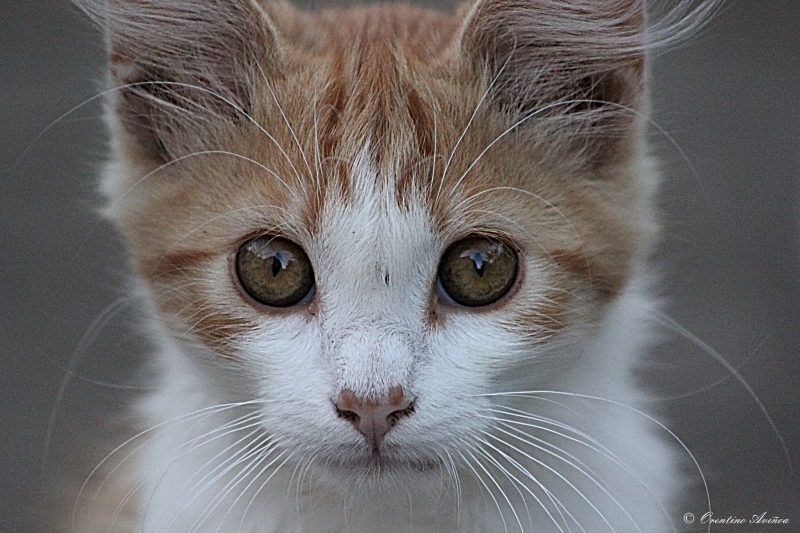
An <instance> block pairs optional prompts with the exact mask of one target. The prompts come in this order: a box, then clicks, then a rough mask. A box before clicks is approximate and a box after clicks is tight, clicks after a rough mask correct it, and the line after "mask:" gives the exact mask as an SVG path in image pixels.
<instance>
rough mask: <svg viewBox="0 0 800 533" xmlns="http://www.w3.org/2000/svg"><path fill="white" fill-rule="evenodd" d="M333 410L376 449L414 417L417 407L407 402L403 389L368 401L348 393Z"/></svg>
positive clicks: (343, 392)
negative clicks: (409, 417) (408, 419)
mask: <svg viewBox="0 0 800 533" xmlns="http://www.w3.org/2000/svg"><path fill="white" fill-rule="evenodd" d="M334 409H335V410H336V415H337V416H338V417H339V418H342V419H344V420H347V421H348V422H350V423H351V424H352V425H353V426H354V427H355V428H356V429H357V430H358V431H359V432H360V433H361V434H362V435H364V436H365V437H366V439H367V442H368V443H369V444H370V445H371V446H372V447H373V449H377V448H378V447H379V446H380V445H381V443H382V442H383V438H384V437H385V436H386V434H387V433H389V431H390V430H391V429H392V428H393V427H394V426H396V425H397V423H398V422H399V421H400V419H402V418H405V417H408V416H410V415H412V414H413V413H414V403H413V402H411V401H409V400H407V399H406V398H405V395H404V394H403V389H402V388H400V387H393V388H392V389H390V390H389V394H388V395H386V396H384V397H382V398H376V399H369V400H365V399H363V398H359V397H358V396H357V395H356V394H355V393H354V392H353V391H352V390H350V389H345V390H343V391H342V393H341V395H340V397H339V399H338V400H337V401H335V402H334Z"/></svg>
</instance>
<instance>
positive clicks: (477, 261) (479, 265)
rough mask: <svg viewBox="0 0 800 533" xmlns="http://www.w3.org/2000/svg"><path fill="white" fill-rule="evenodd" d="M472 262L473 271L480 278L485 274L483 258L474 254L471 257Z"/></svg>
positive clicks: (476, 253) (480, 254)
mask: <svg viewBox="0 0 800 533" xmlns="http://www.w3.org/2000/svg"><path fill="white" fill-rule="evenodd" d="M472 262H473V263H474V265H475V270H476V271H477V272H478V275H479V276H480V277H483V275H484V274H485V273H486V260H485V259H484V257H483V254H482V253H480V252H475V253H474V254H473V255H472Z"/></svg>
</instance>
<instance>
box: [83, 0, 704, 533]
mask: <svg viewBox="0 0 800 533" xmlns="http://www.w3.org/2000/svg"><path fill="white" fill-rule="evenodd" d="M709 6H710V4H703V5H702V6H701V7H699V8H697V9H696V10H695V11H694V12H693V13H690V14H689V16H688V17H686V18H684V19H680V20H679V19H678V18H677V17H678V13H684V14H685V13H686V11H687V10H688V8H687V3H686V2H681V3H680V4H679V6H678V7H677V8H676V9H675V10H674V11H672V12H671V15H672V18H670V17H666V18H664V19H663V20H662V21H661V22H660V24H661V25H660V26H659V27H655V28H654V29H653V28H651V29H648V28H647V26H646V17H645V6H644V5H643V2H642V0H609V1H607V2H597V1H595V0H475V1H472V2H470V3H468V4H465V5H464V6H462V8H461V9H460V11H459V12H458V13H457V14H455V15H449V14H444V13H439V12H436V11H431V10H425V9H422V8H418V7H412V6H410V5H385V6H372V7H358V8H353V9H350V10H346V11H319V12H315V13H308V12H303V11H300V10H298V9H296V8H294V7H292V6H291V5H289V4H287V3H284V2H277V1H274V2H273V1H266V0H265V1H264V2H261V3H258V2H256V1H255V0H109V1H108V3H107V4H104V5H97V4H86V5H84V7H85V8H86V9H87V11H88V12H90V13H91V14H92V15H93V16H94V17H96V19H97V20H99V21H100V22H102V24H104V27H105V29H106V34H107V44H108V50H109V64H110V83H111V87H112V91H110V93H109V94H110V96H109V98H108V121H109V124H110V131H111V143H112V154H113V155H112V158H111V161H110V162H109V164H108V166H107V170H106V173H105V176H104V179H103V182H102V189H103V192H104V194H105V196H106V197H107V199H108V204H107V206H106V208H105V214H106V215H107V216H108V218H109V219H111V220H112V221H113V222H114V223H115V225H116V226H117V227H118V229H119V231H120V233H121V234H122V236H123V238H124V240H125V243H126V245H127V248H128V250H129V252H130V257H131V261H132V267H133V270H134V271H135V273H136V275H137V281H136V282H135V283H134V285H135V290H136V291H137V292H138V294H139V295H140V297H141V300H142V301H143V302H144V306H145V308H146V310H147V313H148V316H149V318H150V320H149V323H148V327H149V331H150V334H151V337H152V339H153V340H154V342H155V343H156V345H157V346H158V349H157V352H156V354H155V355H156V357H155V363H154V367H155V371H156V374H157V378H156V385H157V392H154V393H152V394H151V395H150V396H149V397H148V398H147V399H146V400H144V401H143V402H142V403H141V405H139V407H138V411H137V412H138V416H139V420H140V423H141V427H142V429H143V431H142V432H141V433H138V434H137V435H135V436H134V437H132V438H131V439H130V440H128V441H125V442H123V443H120V447H119V448H118V449H117V450H115V452H114V453H112V454H110V455H109V456H108V457H107V458H106V459H105V461H103V463H101V464H100V465H99V466H98V468H97V469H96V471H95V472H94V473H93V474H92V476H91V477H90V479H89V482H87V485H86V486H85V487H84V489H83V490H82V491H81V494H80V496H79V497H78V502H77V504H76V515H75V517H74V520H73V524H72V527H73V529H74V530H75V531H79V532H93V531H104V532H120V531H145V532H153V533H155V532H183V533H186V532H201V531H202V532H225V533H235V532H240V531H241V532H256V531H257V532H282V533H287V532H298V533H299V532H305V533H333V532H340V531H342V532H343V531H349V532H353V533H367V532H369V533H374V532H377V531H381V532H386V533H390V532H420V533H421V532H437V533H443V532H504V531H509V532H513V531H521V532H536V533H546V532H562V533H563V532H567V531H585V532H603V531H610V532H616V533H622V532H629V531H630V532H632V531H647V532H650V533H655V532H660V531H673V530H674V529H675V527H676V526H674V525H673V524H674V522H675V520H674V517H673V516H672V514H673V513H671V510H670V504H671V502H672V501H673V499H674V498H675V497H676V495H677V494H678V492H679V490H680V488H681V486H682V481H681V476H680V474H679V467H680V458H679V453H678V452H679V448H678V447H677V446H675V445H674V443H670V440H671V439H670V435H669V433H668V432H666V431H665V430H664V428H661V427H659V425H658V423H656V422H655V421H654V420H653V419H651V418H649V417H648V415H646V414H645V413H643V412H642V411H640V410H639V409H638V408H637V406H638V405H640V403H641V402H642V400H644V399H645V398H646V395H645V394H644V393H643V392H642V391H641V390H639V388H638V387H637V385H636V380H635V378H634V377H633V370H634V368H635V367H636V365H637V363H638V362H639V361H640V360H641V359H642V357H643V355H644V354H645V353H646V350H647V346H648V344H649V342H650V341H651V336H652V335H651V330H652V325H651V321H652V316H653V311H654V309H655V305H654V303H653V300H652V299H651V298H650V297H649V296H648V284H649V280H648V272H647V270H648V269H647V264H646V263H647V257H648V254H649V252H650V250H651V248H652V245H653V241H654V239H655V236H656V233H657V224H656V222H655V216H654V207H653V200H652V196H653V193H654V190H655V184H656V177H655V173H654V170H653V165H652V163H651V161H650V159H649V158H648V154H647V146H646V143H645V138H644V130H645V126H646V121H645V119H644V117H645V116H646V113H647V92H646V86H647V83H646V77H647V76H646V75H647V54H648V51H649V50H650V49H651V48H652V47H653V46H654V45H656V44H663V43H665V42H667V41H669V40H670V39H672V38H677V37H680V36H681V34H685V33H688V32H689V31H690V30H691V27H692V26H695V25H697V24H698V23H699V21H700V20H701V19H702V18H703V16H704V14H706V13H707V12H708V11H709V9H710V7H709Z"/></svg>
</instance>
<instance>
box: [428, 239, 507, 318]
mask: <svg viewBox="0 0 800 533" xmlns="http://www.w3.org/2000/svg"><path fill="white" fill-rule="evenodd" d="M518 270H519V265H518V261H517V254H516V253H515V252H514V250H512V249H511V248H510V247H509V246H508V245H506V244H503V243H502V242H500V241H497V240H494V239H489V238H482V237H471V238H469V239H464V240H462V241H458V242H457V243H455V244H453V245H452V246H450V248H448V249H447V251H446V252H445V253H444V255H443V256H442V262H441V264H440V266H439V283H440V285H441V288H442V289H443V290H444V292H445V293H447V296H449V297H450V298H451V299H452V300H453V301H454V302H455V303H457V304H459V305H463V306H466V307H482V306H485V305H489V304H492V303H494V302H496V301H498V300H499V299H500V298H502V297H503V296H505V295H506V294H507V293H508V291H509V290H511V287H512V286H513V285H514V282H515V281H516V279H517V272H518Z"/></svg>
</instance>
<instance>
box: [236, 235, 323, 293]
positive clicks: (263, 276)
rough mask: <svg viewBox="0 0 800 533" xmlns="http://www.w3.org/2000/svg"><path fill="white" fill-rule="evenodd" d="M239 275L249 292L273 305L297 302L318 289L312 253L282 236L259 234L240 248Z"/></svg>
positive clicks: (237, 271) (237, 257) (237, 268)
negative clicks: (316, 287) (310, 258)
mask: <svg viewBox="0 0 800 533" xmlns="http://www.w3.org/2000/svg"><path fill="white" fill-rule="evenodd" d="M236 274H237V276H238V277H239V281H240V282H241V284H242V287H243V288H244V290H245V291H246V292H247V294H249V295H250V296H252V297H253V299H254V300H256V301H258V302H260V303H262V304H264V305H268V306H271V307H291V306H293V305H297V304H298V303H301V302H302V301H303V300H305V298H306V297H307V296H308V295H309V294H310V292H311V290H312V289H313V288H314V270H313V269H312V268H311V261H309V259H308V255H306V253H305V251H303V249H302V248H301V247H300V246H299V245H298V244H296V243H294V242H292V241H290V240H288V239H284V238H281V237H274V236H268V235H265V236H262V237H257V238H255V239H253V240H251V241H249V242H248V243H246V244H245V245H244V246H242V247H241V248H239V252H238V253H237V254H236Z"/></svg>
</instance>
